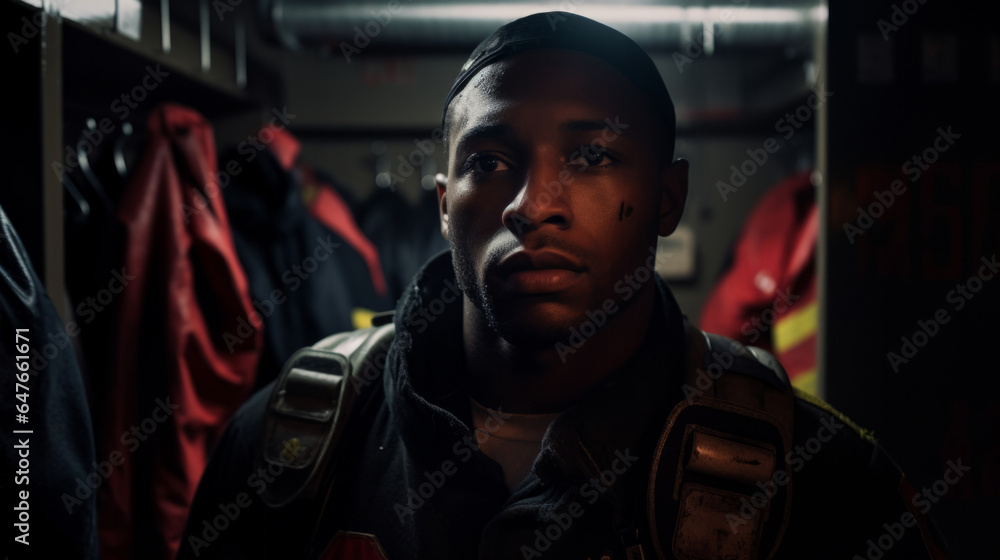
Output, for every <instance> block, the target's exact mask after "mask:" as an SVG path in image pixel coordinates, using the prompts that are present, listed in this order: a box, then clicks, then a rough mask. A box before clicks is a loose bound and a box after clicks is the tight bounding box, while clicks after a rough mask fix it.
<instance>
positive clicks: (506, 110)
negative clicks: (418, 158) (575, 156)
mask: <svg viewBox="0 0 1000 560" xmlns="http://www.w3.org/2000/svg"><path fill="white" fill-rule="evenodd" d="M449 111H450V113H451V119H450V123H451V124H450V127H449V136H450V137H452V138H457V137H458V136H459V135H460V134H461V132H462V130H463V129H466V128H469V127H471V126H476V125H477V124H479V123H480V122H482V121H498V120H502V121H508V120H511V119H516V118H517V117H518V116H522V117H524V118H527V119H531V118H533V117H532V115H536V116H537V115H540V114H541V115H546V116H551V115H553V114H559V115H565V117H566V118H567V119H573V118H587V119H596V120H598V121H603V120H604V119H606V118H607V119H612V120H614V119H616V117H617V118H618V119H619V120H620V121H623V122H627V123H630V126H631V123H636V124H637V126H636V128H635V129H631V128H630V129H629V132H632V131H633V130H635V133H640V132H642V130H641V129H647V128H649V127H650V125H651V123H652V122H653V121H655V120H657V119H655V118H654V117H653V111H652V108H651V105H650V103H649V101H648V100H647V98H646V96H645V94H643V92H642V91H641V90H640V89H639V88H638V86H636V85H635V84H634V83H633V82H632V81H631V80H629V79H628V78H627V77H626V76H625V75H624V74H622V73H621V72H620V71H618V70H617V69H616V68H614V67H613V66H612V65H611V64H609V63H608V62H606V61H605V60H603V59H601V58H598V57H596V56H593V55H590V54H587V53H583V52H579V51H572V50H566V49H537V50H530V51H526V52H522V53H519V54H517V55H514V56H512V57H510V58H508V59H504V60H502V61H499V62H496V63H494V64H491V65H489V66H486V67H485V68H483V69H482V70H480V71H479V73H477V74H476V75H475V76H474V77H473V78H472V79H471V80H470V81H469V83H468V85H466V87H465V89H463V90H462V92H461V93H460V94H459V95H458V96H456V97H455V99H453V100H452V103H451V106H450V107H449ZM650 132H651V131H650Z"/></svg>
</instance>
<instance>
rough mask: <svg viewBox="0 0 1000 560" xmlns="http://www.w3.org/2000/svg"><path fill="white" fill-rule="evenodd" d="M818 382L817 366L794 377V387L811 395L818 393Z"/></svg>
mask: <svg viewBox="0 0 1000 560" xmlns="http://www.w3.org/2000/svg"><path fill="white" fill-rule="evenodd" d="M818 384H819V380H818V379H817V378H816V368H812V369H809V370H806V371H803V372H802V373H800V374H798V375H796V376H795V377H794V378H792V387H795V388H796V389H799V390H801V391H804V392H806V393H809V394H810V395H815V394H816V392H817V391H816V389H817V388H818Z"/></svg>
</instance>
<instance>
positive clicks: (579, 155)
mask: <svg viewBox="0 0 1000 560" xmlns="http://www.w3.org/2000/svg"><path fill="white" fill-rule="evenodd" d="M605 160H607V161H606V162H605ZM611 162H612V160H611V156H609V155H608V154H607V153H606V152H605V150H604V148H602V147H600V146H582V147H581V148H580V149H578V150H577V151H575V152H573V153H572V154H571V155H570V160H569V163H570V164H572V165H577V166H579V167H581V168H583V169H586V168H587V167H591V166H595V167H602V164H604V165H609V164H610V163H611Z"/></svg>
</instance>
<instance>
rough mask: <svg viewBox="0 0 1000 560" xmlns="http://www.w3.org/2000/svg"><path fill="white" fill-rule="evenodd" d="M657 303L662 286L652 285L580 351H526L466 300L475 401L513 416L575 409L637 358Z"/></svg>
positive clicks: (555, 348) (560, 348) (568, 348)
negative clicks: (614, 374) (657, 290)
mask: <svg viewBox="0 0 1000 560" xmlns="http://www.w3.org/2000/svg"><path fill="white" fill-rule="evenodd" d="M655 303H656V286H655V283H650V284H649V285H647V286H646V287H645V288H644V289H643V290H642V291H641V292H639V293H637V294H636V297H635V298H634V299H633V301H632V302H631V305H629V306H628V307H626V308H623V309H620V310H619V311H618V312H617V313H615V314H614V315H613V316H612V317H610V318H609V319H608V321H607V323H605V324H604V325H603V326H601V327H598V328H597V332H596V333H595V334H594V335H593V336H591V337H588V338H586V339H585V340H584V343H583V344H582V345H581V346H579V347H578V348H574V347H573V346H572V345H570V344H569V341H568V340H565V339H564V340H563V341H562V345H555V344H552V345H545V346H543V347H534V346H533V347H523V346H515V345H514V344H511V343H510V342H508V341H507V340H506V339H504V338H503V337H501V336H500V335H499V334H497V333H496V332H495V331H493V330H492V329H491V328H490V327H489V326H488V325H487V323H486V321H485V319H484V318H483V317H482V315H481V314H480V313H479V310H478V309H477V308H476V307H475V306H474V305H473V304H472V302H470V301H469V300H468V298H466V299H465V301H464V305H465V313H464V319H463V329H462V330H463V332H462V336H463V342H464V345H465V362H466V367H467V369H468V371H469V372H470V376H471V378H470V380H471V391H472V397H473V398H475V399H476V400H478V401H479V402H480V403H482V404H484V405H486V406H488V407H490V408H497V407H500V406H502V407H503V410H504V411H506V412H512V413H523V414H541V413H551V412H560V411H563V410H565V409H567V408H569V407H570V406H572V405H574V404H576V403H577V402H579V401H580V400H581V399H582V398H583V397H584V396H585V395H586V394H587V393H589V392H590V391H591V390H592V389H594V388H595V387H598V386H599V385H600V384H601V383H603V382H604V381H605V380H606V379H607V378H608V376H610V375H611V374H612V373H613V372H615V371H616V370H617V369H618V368H620V367H621V366H622V365H624V364H625V362H626V361H627V360H628V359H629V358H630V357H631V356H632V355H633V354H635V353H636V351H637V350H638V349H639V347H640V346H641V345H642V343H643V340H644V339H645V338H646V333H647V332H648V330H649V326H650V323H651V320H652V316H653V313H654V312H655V311H656V310H655V309H654V306H655Z"/></svg>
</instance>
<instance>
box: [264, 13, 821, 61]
mask: <svg viewBox="0 0 1000 560" xmlns="http://www.w3.org/2000/svg"><path fill="white" fill-rule="evenodd" d="M552 10H564V11H572V12H575V13H578V14H580V15H583V16H587V17H591V18H593V19H596V20H598V21H602V22H604V23H607V24H608V25H611V26H612V27H615V28H617V29H618V30H620V31H622V32H623V33H626V34H627V35H629V36H630V37H632V38H634V39H635V40H636V41H637V42H638V43H640V44H642V45H643V46H644V47H645V48H647V49H649V50H653V51H670V50H677V49H684V48H687V47H690V46H692V44H696V45H697V47H701V48H705V49H706V50H708V51H709V54H711V52H710V51H711V50H713V49H715V48H719V47H734V46H735V47H777V46H801V47H805V48H810V47H811V43H812V38H813V37H814V35H815V26H816V25H817V24H824V23H825V21H826V8H825V7H823V6H821V5H817V4H807V5H802V4H801V3H800V4H790V5H789V4H785V5H780V4H779V5H775V4H773V3H772V4H771V5H765V6H762V7H761V6H756V5H751V4H750V3H749V1H737V0H733V2H732V3H730V4H724V3H720V4H718V5H711V6H680V5H659V4H648V3H646V4H638V3H630V4H623V3H608V0H604V1H603V2H601V1H598V0H562V1H561V2H559V3H539V2H495V3H473V2H468V1H465V2H458V1H455V2H447V1H444V0H430V1H421V0H378V1H364V0H361V1H355V2H351V3H337V4H332V3H330V2H329V0H325V1H324V0H266V1H263V2H262V3H261V16H262V18H263V23H264V27H265V30H266V31H267V33H268V34H269V35H270V36H271V37H272V38H273V39H275V40H277V41H278V42H280V43H281V44H283V45H284V46H286V47H288V48H292V49H336V48H338V47H339V46H342V45H343V44H349V45H352V46H354V47H356V48H365V47H367V46H368V45H372V47H373V48H376V49H378V50H386V51H393V50H397V51H398V50H414V49H417V50H420V49H428V50H456V51H467V50H468V49H471V48H472V47H474V46H475V45H477V44H478V43H479V42H480V41H481V40H482V39H483V38H484V37H486V36H488V35H489V34H490V33H492V32H493V31H494V30H495V29H496V28H497V27H499V26H500V25H503V24H504V23H507V22H509V21H512V20H514V19H517V18H519V17H522V16H524V15H528V14H531V13H536V12H542V11H552Z"/></svg>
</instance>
